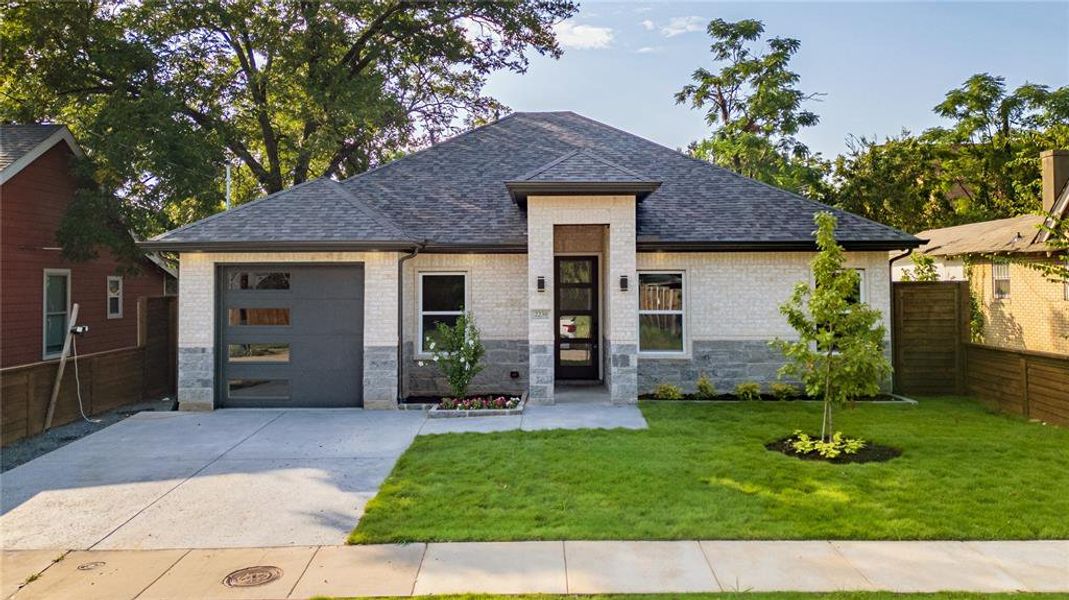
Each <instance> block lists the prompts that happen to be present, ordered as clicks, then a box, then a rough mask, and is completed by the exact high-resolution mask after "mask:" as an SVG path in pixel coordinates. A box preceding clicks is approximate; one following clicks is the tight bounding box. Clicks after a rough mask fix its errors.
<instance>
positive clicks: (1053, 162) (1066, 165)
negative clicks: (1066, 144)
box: [1039, 150, 1069, 213]
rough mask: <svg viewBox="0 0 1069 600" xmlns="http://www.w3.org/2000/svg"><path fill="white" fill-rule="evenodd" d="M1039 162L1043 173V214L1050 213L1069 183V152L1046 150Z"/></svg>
mask: <svg viewBox="0 0 1069 600" xmlns="http://www.w3.org/2000/svg"><path fill="white" fill-rule="evenodd" d="M1039 162H1040V164H1041V166H1040V171H1041V172H1042V173H1043V212H1046V213H1049V212H1050V211H1051V209H1052V208H1054V201H1055V200H1057V199H1058V194H1059V193H1060V192H1061V191H1062V190H1063V189H1065V183H1066V182H1067V181H1069V150H1044V151H1043V152H1040V153H1039Z"/></svg>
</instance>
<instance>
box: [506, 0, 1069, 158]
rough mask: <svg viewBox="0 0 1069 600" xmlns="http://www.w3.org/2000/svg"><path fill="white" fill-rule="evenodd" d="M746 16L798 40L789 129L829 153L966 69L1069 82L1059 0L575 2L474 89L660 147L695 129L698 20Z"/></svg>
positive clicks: (923, 114)
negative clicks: (535, 51) (514, 67)
mask: <svg viewBox="0 0 1069 600" xmlns="http://www.w3.org/2000/svg"><path fill="white" fill-rule="evenodd" d="M717 17H719V18H723V19H726V20H729V21H734V20H739V19H744V18H756V19H760V20H761V21H764V23H765V33H766V35H770V36H783V37H794V38H797V39H799V40H801V42H802V47H801V50H800V51H799V52H798V54H797V55H796V57H795V59H794V61H793V62H792V64H793V67H794V70H795V71H797V72H798V73H799V74H800V75H801V77H802V79H801V83H800V87H801V88H802V90H804V91H806V92H823V93H825V94H826V96H824V97H823V99H822V100H821V101H820V102H814V103H812V104H811V108H812V109H813V110H815V111H816V112H817V113H818V114H820V116H821V122H820V124H819V125H817V126H815V127H813V128H810V129H808V130H806V131H805V132H803V134H802V135H801V136H800V137H801V138H802V139H803V141H805V142H806V143H807V144H809V146H810V147H811V148H812V149H813V150H816V151H819V152H822V153H824V154H825V155H826V156H828V157H833V156H835V155H836V154H839V153H841V152H843V151H844V150H845V139H846V137H847V136H848V135H849V134H856V135H862V134H864V135H868V136H870V137H871V136H873V135H878V136H880V137H881V138H882V137H883V136H886V135H893V134H896V133H898V132H899V131H900V130H901V129H902V128H903V127H906V128H909V129H911V130H913V131H920V130H923V129H925V128H928V127H931V126H933V125H938V124H939V119H938V117H936V116H935V115H934V114H933V113H932V110H931V109H932V107H933V106H934V105H936V104H937V103H938V102H940V101H941V100H942V98H943V95H944V94H945V93H946V91H947V90H949V89H951V88H952V87H956V86H958V85H960V84H961V82H963V81H964V80H965V79H966V78H967V77H969V76H970V75H972V74H974V73H979V72H985V71H986V72H990V73H992V74H996V75H1002V76H1004V77H1006V81H1007V84H1008V85H1009V86H1011V87H1013V86H1016V85H1019V84H1021V83H1023V82H1025V81H1031V82H1035V83H1044V84H1047V85H1050V86H1052V87H1057V86H1061V85H1067V84H1069V1H1066V0H1062V1H1060V2H1045V3H1010V2H1000V3H992V2H987V3H965V2H939V3H937V2H929V3H900V2H884V3H875V2H850V3H846V2H837V3H812V2H778V3H738V2H732V3H720V2H635V3H623V2H611V3H610V2H582V3H581V6H580V10H579V13H578V14H577V15H576V17H574V18H573V19H571V20H570V21H569V22H566V23H564V24H562V25H561V26H559V28H558V34H559V36H560V38H561V40H562V42H563V44H564V46H565V52H564V56H563V57H562V58H561V59H560V60H553V59H549V58H545V57H540V56H535V57H532V60H531V68H530V69H529V70H528V72H527V73H525V74H522V75H518V74H512V73H496V74H494V75H492V76H491V78H490V81H489V83H488V85H487V88H486V90H485V91H486V92H487V93H488V94H490V95H492V96H494V97H496V98H498V99H499V100H501V101H503V102H504V103H505V104H506V105H508V106H510V107H511V108H512V109H513V110H517V111H523V110H528V111H537V110H574V111H576V112H579V113H581V114H584V115H586V116H589V117H592V118H594V119H598V120H600V121H604V122H606V123H608V124H610V125H614V126H616V127H620V128H622V129H626V130H628V131H631V132H633V133H637V134H639V135H642V136H643V137H647V138H649V139H652V140H654V141H656V142H659V143H662V144H664V145H667V146H671V147H673V148H676V147H683V146H685V145H686V144H687V143H688V142H690V141H692V140H694V139H697V138H700V137H703V136H704V135H705V134H706V133H707V132H708V128H707V127H706V126H705V124H704V122H703V117H702V115H701V114H700V113H699V112H698V111H695V110H691V109H689V108H687V107H685V106H677V105H676V104H675V102H674V99H673V94H674V93H675V92H676V91H678V90H679V89H680V88H681V87H682V86H683V85H685V84H686V83H687V82H688V81H689V80H690V74H691V73H692V72H693V71H694V69H695V68H696V67H697V66H699V65H706V66H709V65H710V60H709V56H710V55H709V38H708V35H707V34H706V33H705V25H706V24H707V23H708V22H709V20H711V19H713V18H717Z"/></svg>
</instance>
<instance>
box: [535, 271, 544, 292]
mask: <svg viewBox="0 0 1069 600" xmlns="http://www.w3.org/2000/svg"><path fill="white" fill-rule="evenodd" d="M536 285H537V286H538V291H539V292H544V291H546V278H545V277H544V276H542V275H539V276H538V280H537V284H536Z"/></svg>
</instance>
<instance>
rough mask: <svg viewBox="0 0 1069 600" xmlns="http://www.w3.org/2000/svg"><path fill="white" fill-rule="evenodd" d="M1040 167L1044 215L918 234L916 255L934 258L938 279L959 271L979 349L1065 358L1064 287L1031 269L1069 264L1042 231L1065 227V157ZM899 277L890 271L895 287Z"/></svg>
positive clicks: (1067, 306)
mask: <svg viewBox="0 0 1069 600" xmlns="http://www.w3.org/2000/svg"><path fill="white" fill-rule="evenodd" d="M1041 164H1042V176H1043V185H1042V190H1043V191H1042V196H1043V198H1042V200H1043V212H1044V214H1042V215H1021V216H1017V217H1011V218H1008V219H997V220H994V221H984V222H981V223H970V224H968V225H959V226H957V227H944V228H942V229H932V230H929V231H922V232H920V233H918V234H917V237H919V238H922V239H926V240H928V242H927V243H926V244H924V245H923V246H921V247H920V248H918V249H917V252H924V253H925V254H929V255H931V256H933V257H935V259H936V263H935V264H936V267H937V268H938V269H941V272H944V271H947V272H949V271H951V270H952V269H953V268H955V267H956V268H960V269H962V270H963V272H964V273H965V278H968V279H969V286H970V288H971V290H972V295H973V297H974V298H975V299H976V301H977V303H978V306H979V308H980V310H981V311H982V312H983V315H984V327H983V335H982V338H981V341H982V343H984V344H988V345H991V346H998V347H1001V348H1010V349H1013V350H1035V351H1040V352H1053V353H1057V354H1069V281H1064V282H1059V281H1052V280H1051V279H1050V278H1049V276H1046V275H1045V274H1044V272H1043V271H1041V270H1038V269H1036V268H1035V266H1036V265H1039V264H1043V263H1048V264H1050V263H1062V264H1065V263H1066V261H1067V260H1069V255H1067V252H1066V249H1065V248H1064V247H1058V246H1057V245H1051V244H1050V243H1049V240H1048V237H1049V234H1048V233H1047V231H1046V230H1045V229H1044V228H1043V227H1042V225H1043V224H1044V223H1045V222H1046V223H1048V226H1049V224H1051V223H1053V222H1054V220H1055V219H1069V151H1065V150H1048V151H1046V152H1043V153H1042V155H1041ZM1003 257H1004V258H1003ZM1011 258H1012V260H1010V259H1011ZM899 262H900V263H907V262H908V261H906V260H902V261H899ZM1029 264H1031V265H1032V266H1029ZM902 268H905V269H909V268H910V266H909V265H905V266H904V267H902ZM899 269H900V267H899V263H896V265H895V278H896V279H899V278H900V271H899Z"/></svg>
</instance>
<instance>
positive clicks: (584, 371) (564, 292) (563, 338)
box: [554, 256, 600, 380]
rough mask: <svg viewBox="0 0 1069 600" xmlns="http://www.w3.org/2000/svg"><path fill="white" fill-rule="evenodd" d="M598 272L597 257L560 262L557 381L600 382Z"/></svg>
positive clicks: (567, 258) (557, 310) (557, 261)
mask: <svg viewBox="0 0 1069 600" xmlns="http://www.w3.org/2000/svg"><path fill="white" fill-rule="evenodd" d="M597 270H598V262H597V257H593V256H559V257H557V259H556V278H555V280H556V286H555V287H556V289H555V294H556V297H555V302H554V306H555V311H554V312H555V318H556V340H557V343H556V356H555V358H556V376H557V379H563V380H568V379H587V380H595V379H598V374H599V369H598V342H599V336H600V334H599V332H598V275H597Z"/></svg>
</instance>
